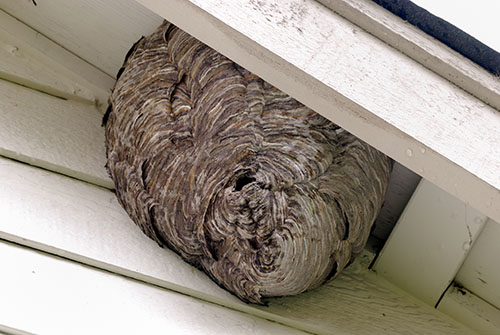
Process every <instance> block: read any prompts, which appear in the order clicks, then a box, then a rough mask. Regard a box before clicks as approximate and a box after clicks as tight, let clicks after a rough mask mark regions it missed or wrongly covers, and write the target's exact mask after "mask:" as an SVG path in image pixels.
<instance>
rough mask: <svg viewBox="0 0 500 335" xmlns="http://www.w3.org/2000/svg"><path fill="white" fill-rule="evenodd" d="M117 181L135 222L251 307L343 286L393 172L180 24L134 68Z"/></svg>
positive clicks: (118, 105) (117, 139)
mask: <svg viewBox="0 0 500 335" xmlns="http://www.w3.org/2000/svg"><path fill="white" fill-rule="evenodd" d="M118 77H119V78H118V81H117V83H116V85H115V88H114V90H113V93H112V95H111V99H110V102H111V108H110V111H109V115H108V116H109V117H108V119H107V122H106V148H107V156H108V163H107V167H108V170H109V172H110V174H111V176H112V178H113V180H114V182H115V185H116V192H117V196H118V198H119V200H120V202H121V204H122V206H123V207H124V208H125V210H126V211H127V212H128V214H129V215H130V217H131V218H132V219H133V220H134V222H135V223H136V224H137V225H139V226H140V227H141V229H142V230H143V231H144V232H145V233H146V234H147V235H148V236H149V237H151V238H152V239H154V240H156V241H157V242H158V243H159V244H160V245H162V246H167V247H169V248H171V249H172V250H174V251H175V252H177V253H178V254H179V255H180V256H181V257H182V258H183V259H184V260H186V261H187V262H189V263H190V264H192V265H194V266H196V267H198V268H200V269H202V270H203V271H205V272H206V273H207V274H208V275H209V276H210V277H211V278H212V279H213V280H214V281H216V282H217V283H218V284H219V285H221V286H222V287H224V288H226V289H227V290H229V291H230V292H232V293H234V294H235V295H237V296H238V297H239V298H241V299H242V300H244V301H247V302H255V303H261V301H262V300H261V298H262V297H270V296H284V295H292V294H297V293H300V292H303V291H305V290H308V289H311V288H314V287H317V286H319V285H321V284H322V283H324V282H325V281H327V280H329V279H331V278H334V277H335V276H337V275H338V274H339V273H340V271H341V270H342V269H343V268H344V267H345V266H346V265H347V264H348V262H349V261H350V260H351V259H352V258H353V257H354V256H355V255H356V254H358V253H359V252H360V251H361V250H362V249H363V247H364V245H365V243H366V241H367V239H368V235H369V233H370V228H371V226H372V224H373V222H374V220H375V218H376V216H377V214H378V212H379V209H380V207H381V205H382V202H383V200H384V195H385V191H386V188H387V183H388V179H389V173H390V168H391V162H390V160H389V159H388V158H387V157H386V156H384V155H383V154H381V153H380V152H378V151H377V150H375V149H373V148H371V147H370V146H369V145H367V144H365V143H364V142H362V141H361V140H359V139H357V138H356V137H355V136H353V135H351V134H349V133H348V132H346V131H345V130H343V129H342V128H340V127H339V126H337V125H335V124H334V123H332V122H330V121H328V120H327V119H325V118H324V117H322V116H320V115H319V114H317V113H315V112H313V111H312V110H310V109H309V108H307V107H305V106H304V105H302V104H301V103H299V102H297V101H296V100H295V99H293V98H291V97H290V96H288V95H287V94H285V93H283V92H281V91H280V90H279V89H277V88H275V87H273V86H272V85H270V84H268V83H266V82H265V81H263V80H262V79H260V78H259V77H257V76H255V75H253V74H252V73H250V72H248V71H247V70H245V69H244V68H242V67H240V66H238V65H237V64H235V63H234V62H232V61H231V60H229V59H228V58H226V57H224V56H222V55H221V54H219V53H218V52H216V51H215V50H213V49H211V48H210V47H208V46H206V45H205V44H203V43H201V42H200V41H198V40H196V39H195V38H193V37H191V36H190V35H188V34H187V33H185V32H183V31H182V30H180V29H178V28H177V27H175V26H173V25H171V24H170V23H168V22H165V23H164V24H162V25H161V26H160V27H159V28H158V30H157V31H156V32H155V33H153V34H152V35H150V36H148V37H145V38H142V39H141V40H139V42H138V43H136V44H135V45H134V47H133V48H132V49H131V50H130V52H129V54H128V55H127V58H126V61H125V64H124V66H123V68H122V70H120V73H119V75H118Z"/></svg>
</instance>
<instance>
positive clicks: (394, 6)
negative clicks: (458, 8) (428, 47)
mask: <svg viewBox="0 0 500 335" xmlns="http://www.w3.org/2000/svg"><path fill="white" fill-rule="evenodd" d="M372 1H373V2H375V3H377V4H378V5H380V6H382V7H384V8H385V9H387V10H389V11H390V12H392V13H393V14H394V15H397V16H399V17H400V18H401V19H403V20H405V21H408V22H409V23H410V24H412V25H414V26H416V27H417V28H419V29H420V30H422V31H424V32H425V33H427V34H428V35H431V36H432V37H434V38H435V39H437V40H439V41H441V42H442V43H444V44H446V45H447V46H449V47H450V48H452V49H453V50H455V51H457V52H458V53H460V54H462V55H463V56H465V57H467V58H469V59H470V60H472V61H473V62H475V63H477V64H478V65H480V66H481V67H483V68H484V69H486V70H487V71H488V72H490V73H492V74H494V75H496V76H500V53H498V52H497V51H495V50H494V49H492V48H490V47H489V46H487V45H486V44H484V43H481V42H480V41H478V40H477V39H475V38H474V37H472V36H470V35H469V34H467V33H466V32H464V31H462V30H460V29H459V28H457V27H456V26H454V25H453V24H451V23H449V22H447V21H445V20H443V19H441V18H439V17H437V16H435V15H433V14H431V13H429V12H428V11H427V10H425V9H423V8H422V7H419V6H417V5H415V4H414V3H413V2H411V1H409V0H372Z"/></svg>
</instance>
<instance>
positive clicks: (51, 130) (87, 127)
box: [0, 79, 114, 188]
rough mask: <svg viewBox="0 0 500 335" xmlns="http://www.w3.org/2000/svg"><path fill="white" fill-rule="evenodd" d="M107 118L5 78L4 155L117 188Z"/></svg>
mask: <svg viewBox="0 0 500 335" xmlns="http://www.w3.org/2000/svg"><path fill="white" fill-rule="evenodd" d="M101 119H102V114H100V113H99V112H98V111H97V109H96V108H95V106H93V105H90V104H87V103H81V102H76V101H71V100H63V99H60V98H56V97H53V96H50V95H47V94H44V93H41V92H38V91H34V90H32V89H29V88H26V87H23V86H20V85H17V84H13V83H11V82H7V81H4V80H1V79H0V155H2V156H6V157H9V158H13V159H16V160H20V161H23V162H26V163H29V164H32V165H36V166H40V167H43V168H45V169H49V170H52V171H55V172H58V173H62V174H65V175H68V176H71V177H74V178H77V179H81V180H84V181H87V182H90V183H94V184H96V185H100V186H103V187H107V188H113V187H114V184H113V182H112V181H111V179H110V178H109V176H108V173H107V171H106V170H105V168H104V165H105V164H106V155H105V152H104V129H103V128H102V127H101V126H100V123H101Z"/></svg>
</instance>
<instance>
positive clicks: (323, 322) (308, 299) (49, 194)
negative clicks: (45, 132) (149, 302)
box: [0, 159, 470, 335]
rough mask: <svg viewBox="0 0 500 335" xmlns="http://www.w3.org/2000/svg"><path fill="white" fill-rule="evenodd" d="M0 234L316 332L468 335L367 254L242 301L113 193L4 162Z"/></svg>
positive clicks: (1, 161) (1, 164)
mask: <svg viewBox="0 0 500 335" xmlns="http://www.w3.org/2000/svg"><path fill="white" fill-rule="evenodd" d="M0 238H3V239H7V240H10V241H14V242H16V243H20V244H23V245H28V246H30V247H33V248H37V249H40V250H43V251H46V252H50V253H53V254H56V255H60V256H63V257H66V258H69V259H73V260H76V261H78V262H82V263H85V264H89V265H92V266H94V267H99V268H102V269H105V270H107V271H111V272H114V273H118V274H122V275H125V276H128V277H132V278H136V279H139V280H141V281H145V282H149V283H152V284H154V285H158V286H161V287H164V288H168V289H172V290H175V291H178V292H181V293H184V294H187V295H191V296H194V297H197V298H201V299H203V300H205V301H211V302H215V303H217V304H221V305H225V306H228V307H230V308H233V309H236V310H239V311H243V312H246V313H249V314H252V315H256V316H260V317H262V318H266V319H270V320H275V321H277V322H280V323H283V324H287V325H290V326H292V327H295V328H298V329H302V330H304V331H310V332H313V333H317V334H344V333H346V334H352V333H355V334H367V335H368V334H373V333H374V332H375V333H377V332H378V333H384V334H401V332H404V333H406V334H421V333H422V332H425V333H426V334H469V333H470V331H469V330H468V329H466V328H464V327H463V326H461V325H460V324H458V323H456V322H454V321H453V320H451V319H449V318H448V317H446V316H444V315H443V314H441V313H439V312H437V311H436V310H434V309H433V308H430V307H428V306H425V305H424V304H423V303H421V302H419V301H418V300H416V299H414V298H412V297H410V296H409V295H408V294H406V293H404V292H402V291H400V290H398V289H397V288H396V287H395V286H393V285H391V284H390V283H388V282H387V281H385V280H384V279H382V278H379V277H378V276H377V275H376V274H375V273H373V272H371V271H369V270H367V263H369V259H368V260H364V257H361V258H360V259H359V260H358V261H361V262H360V263H363V264H360V263H358V262H356V263H355V264H354V265H352V266H351V267H350V268H348V269H346V271H345V272H344V273H343V274H342V275H341V276H339V278H337V279H335V280H334V281H332V282H331V283H329V284H327V285H324V286H322V287H320V288H318V289H316V290H312V291H310V292H307V293H304V294H301V295H298V296H295V297H289V298H279V299H271V300H270V301H269V306H268V307H262V306H255V305H249V304H245V303H242V302H241V301H239V300H238V299H236V298H235V297H234V296H232V295H230V294H229V293H228V292H226V291H224V290H222V289H221V288H219V287H218V286H217V285H216V284H214V283H213V282H212V281H211V280H210V279H209V278H208V277H207V276H206V275H205V274H203V273H202V272H200V271H198V270H196V269H195V268H193V267H191V266H190V265H188V264H187V263H185V262H183V261H182V260H181V259H180V258H179V257H178V256H177V255H176V254H174V253H173V252H171V251H169V250H166V249H161V248H159V247H158V246H157V245H156V243H154V242H153V241H152V240H150V239H148V238H147V237H146V236H145V235H144V234H143V233H142V232H141V231H140V230H139V228H138V227H136V226H135V225H134V224H133V223H132V222H131V221H130V219H129V218H128V217H127V215H126V214H125V212H124V211H123V209H122V208H121V207H120V206H119V205H118V203H117V201H116V198H115V196H114V194H113V193H112V192H110V191H108V190H106V189H103V188H99V187H96V186H92V185H89V184H87V183H83V182H80V181H77V180H74V179H71V178H67V177H63V176H60V175H56V174H54V173H51V172H47V171H43V170H40V169H37V168H34V167H29V166H27V165H24V164H21V163H17V162H13V161H10V160H7V159H0ZM4 258H5V257H4V256H3V255H0V259H4ZM368 258H370V257H368Z"/></svg>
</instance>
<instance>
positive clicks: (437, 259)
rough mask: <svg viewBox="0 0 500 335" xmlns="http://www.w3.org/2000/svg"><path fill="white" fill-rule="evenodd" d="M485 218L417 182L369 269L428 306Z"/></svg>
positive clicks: (446, 283)
mask: <svg viewBox="0 0 500 335" xmlns="http://www.w3.org/2000/svg"><path fill="white" fill-rule="evenodd" d="M486 220H487V217H486V216H484V215H482V214H480V213H479V212H478V211H476V210H474V209H473V208H471V207H470V206H467V205H466V204H464V203H463V202H462V201H460V200H458V199H456V198H454V197H453V196H451V195H449V194H448V193H447V192H445V191H443V190H441V189H439V188H438V187H437V186H435V185H433V184H432V183H430V182H428V181H426V180H422V181H421V182H420V184H419V185H418V187H417V189H416V190H415V192H414V193H413V196H412V198H411V199H410V201H409V202H408V205H407V206H406V208H405V210H404V212H403V214H402V215H401V217H400V219H399V221H398V223H397V224H396V226H395V227H394V230H393V231H392V233H391V235H390V236H389V239H388V240H387V241H386V243H385V245H384V248H383V249H382V251H381V252H380V254H379V256H378V258H377V260H376V262H375V265H374V267H373V268H374V269H375V270H376V271H377V273H379V274H381V275H382V276H384V277H386V278H387V279H388V280H389V281H391V282H392V283H394V284H396V285H397V286H398V287H401V288H402V289H403V290H405V291H407V292H409V293H411V294H413V295H414V296H415V297H418V298H419V299H421V300H422V301H424V302H426V303H428V304H429V305H430V306H434V305H436V304H437V303H438V301H439V299H440V298H441V296H442V294H443V293H444V292H445V291H446V289H447V288H448V286H449V284H450V283H451V282H452V281H453V279H454V278H455V275H456V274H457V272H458V270H459V269H460V267H461V265H462V263H463V262H464V260H465V259H466V257H467V254H468V253H469V250H470V249H471V247H472V245H473V244H474V242H475V241H476V240H477V238H478V236H479V234H480V233H481V230H482V229H483V227H484V224H485V222H486Z"/></svg>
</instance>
